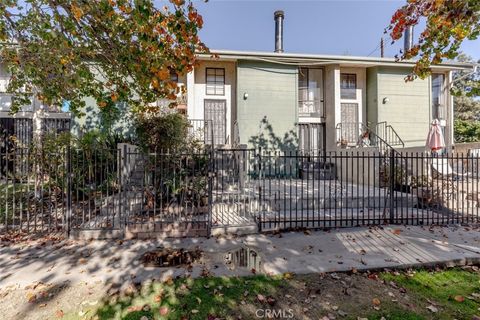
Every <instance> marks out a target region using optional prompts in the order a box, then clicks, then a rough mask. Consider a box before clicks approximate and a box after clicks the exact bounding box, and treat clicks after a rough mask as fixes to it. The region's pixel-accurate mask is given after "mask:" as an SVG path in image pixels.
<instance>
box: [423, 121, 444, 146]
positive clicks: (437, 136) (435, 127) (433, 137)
mask: <svg viewBox="0 0 480 320" xmlns="http://www.w3.org/2000/svg"><path fill="white" fill-rule="evenodd" d="M426 147H427V148H429V149H430V150H432V151H434V152H437V151H439V150H441V149H443V148H445V138H444V137H443V132H442V128H441V127H440V121H438V120H437V119H435V120H433V122H432V126H431V127H430V130H429V131H428V137H427V143H426Z"/></svg>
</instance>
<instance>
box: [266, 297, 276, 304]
mask: <svg viewBox="0 0 480 320" xmlns="http://www.w3.org/2000/svg"><path fill="white" fill-rule="evenodd" d="M275 302H277V301H276V300H275V299H274V298H273V297H267V303H268V304H269V305H271V306H273V305H274V304H275Z"/></svg>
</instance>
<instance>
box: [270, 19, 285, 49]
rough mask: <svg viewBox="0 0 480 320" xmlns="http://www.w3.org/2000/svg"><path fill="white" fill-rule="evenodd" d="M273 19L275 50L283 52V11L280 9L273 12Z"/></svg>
mask: <svg viewBox="0 0 480 320" xmlns="http://www.w3.org/2000/svg"><path fill="white" fill-rule="evenodd" d="M273 18H274V20H275V52H278V53H282V52H283V20H284V19H285V13H284V12H283V11H282V10H277V11H275V13H274V14H273Z"/></svg>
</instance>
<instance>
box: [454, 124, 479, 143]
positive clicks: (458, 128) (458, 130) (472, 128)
mask: <svg viewBox="0 0 480 320" xmlns="http://www.w3.org/2000/svg"><path fill="white" fill-rule="evenodd" d="M454 126H455V130H454V138H455V141H456V142H477V141H480V123H479V122H478V121H467V120H460V119H457V120H455V125H454Z"/></svg>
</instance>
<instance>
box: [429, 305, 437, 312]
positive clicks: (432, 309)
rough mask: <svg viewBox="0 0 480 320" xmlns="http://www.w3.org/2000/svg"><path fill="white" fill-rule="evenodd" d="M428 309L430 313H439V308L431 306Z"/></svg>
mask: <svg viewBox="0 0 480 320" xmlns="http://www.w3.org/2000/svg"><path fill="white" fill-rule="evenodd" d="M427 309H428V310H429V311H430V312H433V313H437V312H438V309H437V307H435V306H433V305H429V306H428V307H427Z"/></svg>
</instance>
